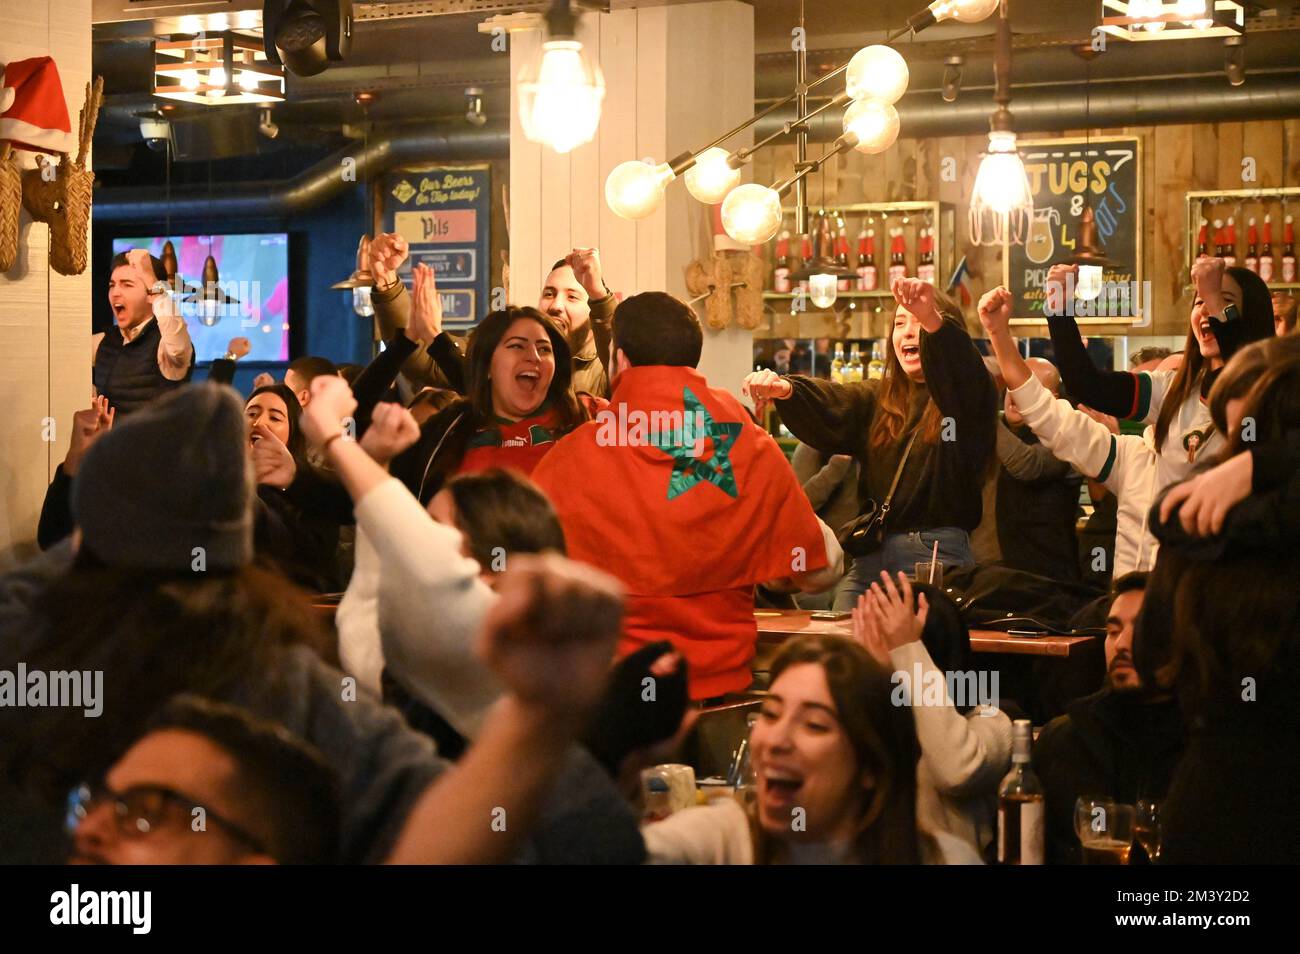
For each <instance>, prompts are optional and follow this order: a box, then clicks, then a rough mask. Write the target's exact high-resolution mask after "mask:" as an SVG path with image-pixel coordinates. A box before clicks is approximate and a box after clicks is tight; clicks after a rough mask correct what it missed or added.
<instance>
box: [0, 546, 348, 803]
mask: <svg viewBox="0 0 1300 954" xmlns="http://www.w3.org/2000/svg"><path fill="white" fill-rule="evenodd" d="M33 608H34V613H33V623H32V625H33V626H34V627H36V628H37V629H39V630H41V631H43V632H45V633H47V634H48V637H47V638H46V639H44V640H43V642H42V643H41V644H40V645H39V646H38V647H37V648H36V649H34V650H32V651H30V652H28V653H26V654H25V655H22V656H21V658H22V659H23V661H25V662H26V664H27V666H28V668H29V669H30V670H38V669H39V670H43V671H46V672H56V671H69V672H75V671H79V670H81V671H84V670H92V671H94V670H98V671H102V672H103V685H102V697H101V699H100V702H101V704H102V706H103V712H102V716H101V717H100V718H95V719H88V718H85V717H84V714H83V711H82V710H81V709H78V708H72V707H66V706H65V707H44V708H32V709H21V710H20V709H16V708H0V739H3V740H4V744H3V745H2V746H0V752H4V750H5V749H7V750H8V751H7V753H5V757H3V758H0V762H3V763H4V764H3V765H0V770H2V771H5V772H7V773H9V774H10V775H11V777H13V779H14V780H15V781H16V782H17V781H22V782H27V783H30V784H31V785H33V786H35V787H36V789H35V790H36V791H37V792H38V793H42V794H44V795H45V796H46V797H53V798H57V797H61V796H62V795H63V794H66V792H67V791H68V789H69V788H70V787H71V786H72V785H73V784H76V782H78V781H81V780H84V779H89V778H95V777H97V776H98V775H99V774H101V773H103V772H104V771H106V770H107V769H108V767H109V766H110V765H112V763H113V762H114V761H116V759H117V758H118V757H119V756H120V755H121V754H122V752H124V751H125V750H126V748H127V747H128V746H129V745H130V744H131V743H132V742H133V741H134V740H135V739H136V738H138V737H139V735H140V733H141V731H142V730H143V728H144V726H145V724H146V722H147V721H148V719H149V717H150V716H151V715H153V713H154V712H156V711H157V710H158V709H159V708H161V707H162V705H163V704H164V703H165V702H166V701H167V700H169V699H170V698H171V697H173V696H175V695H176V694H177V693H181V692H193V693H197V694H200V695H207V696H213V697H216V698H222V697H223V696H224V695H225V694H226V693H228V692H230V691H231V690H232V689H233V688H235V687H237V686H238V685H239V684H240V683H242V682H244V681H245V680H247V679H249V678H250V677H256V676H258V675H259V674H264V673H266V672H268V670H270V669H272V668H273V664H274V661H275V658H276V654H277V653H278V652H281V651H283V649H284V648H285V647H287V646H290V645H294V644H306V645H308V646H311V647H313V648H316V649H323V648H324V646H325V645H326V642H327V637H326V635H325V633H324V632H323V630H322V629H321V627H320V624H319V622H318V621H317V619H316V618H315V617H314V616H313V615H312V613H311V610H310V608H309V603H308V600H307V597H306V594H305V593H304V592H303V591H300V590H298V589H297V588H296V587H294V586H293V585H292V584H290V583H288V582H287V581H286V580H284V579H283V578H282V577H280V576H278V575H275V574H272V573H269V572H267V571H265V570H261V569H258V568H256V567H253V566H247V567H243V568H241V569H238V570H235V571H232V572H228V573H189V572H185V573H171V574H168V573H148V574H141V573H139V572H138V571H136V570H133V569H128V568H119V567H107V566H103V565H102V564H99V563H98V562H97V561H96V560H95V559H94V558H93V557H91V556H79V557H78V558H77V560H76V561H75V562H74V563H73V565H72V566H71V567H70V568H69V569H68V570H67V571H66V572H65V573H64V574H63V575H62V576H60V577H58V578H56V579H55V580H53V581H52V582H51V583H50V584H49V585H48V587H47V588H46V590H45V591H44V592H43V593H42V594H41V595H40V596H39V597H38V598H37V600H36V602H35V604H34V607H33ZM19 652H20V651H19ZM13 653H14V651H13V650H9V649H8V648H6V649H5V650H4V651H3V652H2V653H0V669H9V670H11V671H12V670H13V668H14V666H15V664H16V663H17V661H18V658H20V657H19V656H16V655H15V656H13V658H10V656H11V655H12V654H13Z"/></svg>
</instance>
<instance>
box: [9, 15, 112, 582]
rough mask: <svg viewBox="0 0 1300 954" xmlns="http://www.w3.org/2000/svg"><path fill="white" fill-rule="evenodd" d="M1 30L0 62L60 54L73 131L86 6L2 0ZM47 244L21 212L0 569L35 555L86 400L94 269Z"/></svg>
mask: <svg viewBox="0 0 1300 954" xmlns="http://www.w3.org/2000/svg"><path fill="white" fill-rule="evenodd" d="M0 24H3V25H4V31H3V32H2V33H0V62H4V63H7V62H12V61H14V60H21V59H27V58H29V57H33V56H48V55H52V56H54V58H55V61H56V63H57V65H58V67H59V73H60V76H61V79H62V81H63V91H64V96H65V98H66V100H67V107H68V114H69V117H70V118H71V125H72V128H73V130H74V132H75V130H76V126H77V113H78V111H79V110H80V108H81V105H82V99H83V96H84V88H85V84H86V82H87V80H89V79H90V70H91V63H90V0H0ZM28 161H29V162H30V159H28ZM92 161H93V157H92ZM48 245H49V230H48V229H47V227H46V226H44V225H39V224H34V223H32V222H30V221H29V220H28V219H27V216H26V214H24V215H23V232H22V242H21V253H20V257H19V260H18V262H17V263H16V264H15V266H14V267H13V268H12V269H11V270H10V271H9V272H8V273H7V274H4V275H0V403H2V404H3V406H4V408H5V414H4V415H2V416H0V571H2V570H4V569H8V568H10V567H12V566H14V565H16V564H17V563H19V562H21V561H22V560H23V559H25V558H26V557H28V556H29V555H30V554H31V553H33V552H34V551H35V537H36V521H37V517H38V516H39V513H40V507H41V501H42V499H43V498H44V495H45V488H46V486H47V485H48V483H49V480H50V477H51V476H52V475H53V472H54V468H55V467H56V466H57V465H58V464H59V462H61V461H62V460H63V456H64V454H65V453H66V451H67V447H68V436H69V433H70V431H71V426H72V413H73V411H75V410H76V409H78V408H81V407H86V406H88V404H89V396H90V301H91V299H90V296H91V293H92V290H91V285H90V270H89V269H87V270H86V271H85V272H84V273H83V274H81V275H76V276H64V275H57V274H54V273H52V272H50V270H49V265H48ZM47 418H50V419H53V422H54V426H53V429H52V433H51V431H50V429H48V428H47V427H46V423H45V422H46V419H47ZM47 436H50V437H52V438H53V439H52V440H46V438H47Z"/></svg>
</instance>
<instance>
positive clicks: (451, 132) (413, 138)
mask: <svg viewBox="0 0 1300 954" xmlns="http://www.w3.org/2000/svg"><path fill="white" fill-rule="evenodd" d="M509 155H510V127H509V125H507V124H506V123H504V122H498V123H496V124H492V123H489V124H487V125H484V126H479V127H474V126H469V125H465V126H462V127H458V128H453V129H424V130H411V131H410V132H400V133H394V134H391V135H388V136H384V137H382V138H379V139H377V140H375V141H373V142H371V143H370V144H369V145H362V144H361V143H356V144H355V145H352V146H345V147H344V148H342V149H340V150H338V151H337V152H335V153H334V154H333V155H331V156H328V157H326V158H325V159H322V160H321V161H320V162H318V163H316V165H314V166H312V167H310V168H309V169H307V170H305V171H304V172H302V173H300V174H299V175H297V176H295V177H294V178H292V179H288V180H285V181H282V182H275V181H272V182H266V181H263V182H239V183H232V184H223V185H222V186H221V189H220V192H219V193H210V192H209V190H208V187H207V186H206V185H187V186H183V187H181V188H173V189H172V194H171V201H168V199H167V197H166V195H164V194H163V192H162V190H161V189H160V188H159V187H158V186H157V185H151V186H146V187H135V186H132V187H127V188H116V189H96V190H95V199H94V205H93V206H92V207H91V210H92V215H93V216H94V222H95V223H97V224H98V223H109V222H111V223H119V222H150V223H152V222H161V221H163V220H165V219H166V218H167V217H168V216H170V217H171V218H172V220H180V219H202V220H205V221H207V220H211V219H217V218H283V217H285V216H289V215H295V214H298V213H301V212H305V211H307V210H309V209H313V208H315V207H317V206H319V205H321V204H322V203H324V202H325V201H327V200H329V199H331V198H333V197H334V196H336V195H338V194H339V193H340V192H343V191H344V190H345V189H349V188H352V187H353V186H354V185H355V184H356V183H358V182H364V181H366V180H367V179H372V178H374V177H375V176H379V175H383V174H384V173H385V172H387V171H389V170H390V169H394V168H396V167H398V166H404V165H409V164H412V163H421V162H440V161H445V160H457V161H460V160H467V159H504V158H506V157H507V156H509ZM349 160H351V162H349Z"/></svg>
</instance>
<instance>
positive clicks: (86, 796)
mask: <svg viewBox="0 0 1300 954" xmlns="http://www.w3.org/2000/svg"><path fill="white" fill-rule="evenodd" d="M105 802H108V803H109V804H110V805H111V807H112V809H113V818H114V821H115V822H116V824H117V832H118V834H119V835H121V836H122V837H123V838H132V839H135V838H144V837H146V836H148V835H150V834H152V833H153V832H154V831H156V830H158V829H160V828H162V827H163V826H164V825H165V824H166V823H167V821H168V820H169V818H176V817H177V816H178V815H184V817H185V818H186V819H187V820H188V819H193V818H194V817H195V815H194V812H195V810H196V809H198V810H200V811H202V812H203V816H202V817H203V819H204V822H205V823H206V822H215V823H216V824H217V825H218V826H220V827H221V828H223V829H224V830H225V831H226V833H227V834H229V835H230V836H231V837H233V838H235V839H236V840H238V841H241V842H243V843H244V844H246V845H247V846H248V847H250V848H252V849H253V850H254V851H257V852H260V853H264V854H265V853H266V849H265V848H264V847H263V845H262V843H261V841H260V840H258V839H257V838H255V837H254V836H253V835H250V834H249V833H248V832H247V831H246V830H244V829H243V828H241V827H240V826H239V825H236V824H235V823H234V822H232V821H230V820H229V819H227V818H224V817H222V816H221V815H219V814H217V813H216V812H214V811H213V810H212V809H210V808H208V807H207V806H206V805H201V804H199V803H198V802H196V801H195V800H194V799H192V798H190V797H189V796H188V795H185V794H182V793H181V792H177V791H175V790H174V789H170V788H166V787H165V786H162V785H133V786H131V787H130V788H128V789H127V790H126V791H124V792H115V791H113V790H112V789H111V788H109V787H108V785H107V783H104V782H99V783H86V782H83V783H82V784H80V785H78V786H77V787H76V788H74V789H73V790H72V791H71V792H69V793H68V809H67V814H66V815H65V816H64V827H65V829H66V830H67V832H68V834H69V835H71V834H73V833H74V832H76V830H77V827H78V826H79V825H80V824H81V823H82V822H83V821H84V820H85V819H86V817H87V816H88V815H89V814H90V813H91V812H93V811H94V810H95V809H96V808H97V807H98V806H100V805H101V804H103V803H105ZM191 830H195V829H193V828H191ZM198 830H203V829H198Z"/></svg>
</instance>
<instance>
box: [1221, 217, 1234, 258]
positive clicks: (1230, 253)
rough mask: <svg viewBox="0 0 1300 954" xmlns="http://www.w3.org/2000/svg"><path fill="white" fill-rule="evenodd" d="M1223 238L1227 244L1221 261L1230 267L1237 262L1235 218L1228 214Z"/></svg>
mask: <svg viewBox="0 0 1300 954" xmlns="http://www.w3.org/2000/svg"><path fill="white" fill-rule="evenodd" d="M1223 238H1224V244H1225V245H1226V246H1227V249H1226V251H1227V254H1225V255H1224V256H1223V261H1224V263H1225V264H1226V265H1227V266H1228V267H1229V268H1232V267H1233V266H1234V265H1236V264H1237V220H1236V219H1234V218H1233V217H1232V216H1228V225H1227V228H1226V229H1225V230H1224V234H1223Z"/></svg>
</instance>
